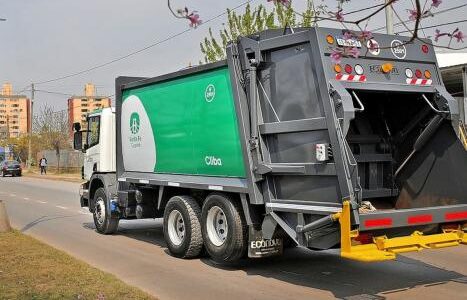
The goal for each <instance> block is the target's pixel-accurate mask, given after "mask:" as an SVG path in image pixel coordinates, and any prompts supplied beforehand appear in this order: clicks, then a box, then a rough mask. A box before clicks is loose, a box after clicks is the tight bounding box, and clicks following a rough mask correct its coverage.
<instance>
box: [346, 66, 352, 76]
mask: <svg viewBox="0 0 467 300" xmlns="http://www.w3.org/2000/svg"><path fill="white" fill-rule="evenodd" d="M352 70H353V68H352V66H351V65H349V64H347V65H345V72H346V73H347V74H350V73H352Z"/></svg>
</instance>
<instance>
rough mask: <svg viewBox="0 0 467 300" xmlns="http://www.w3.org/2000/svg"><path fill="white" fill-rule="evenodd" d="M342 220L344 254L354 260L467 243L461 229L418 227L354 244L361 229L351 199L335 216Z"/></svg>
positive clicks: (394, 255)
mask: <svg viewBox="0 0 467 300" xmlns="http://www.w3.org/2000/svg"><path fill="white" fill-rule="evenodd" d="M334 217H335V218H336V219H338V220H339V223H340V229H341V256H342V257H345V258H349V259H353V260H358V261H365V262H374V261H384V260H390V259H395V258H396V254H397V253H404V252H412V251H420V250H423V249H438V248H444V247H451V246H458V245H460V244H467V233H465V232H464V231H463V230H462V229H460V228H459V229H458V230H446V231H444V232H443V233H439V234H433V235H424V234H423V233H421V232H419V231H415V232H414V233H412V234H411V235H409V236H404V237H395V238H387V237H386V236H379V237H375V238H373V243H370V244H365V245H352V238H355V237H357V236H358V234H359V233H358V230H351V224H350V203H349V202H348V201H344V204H343V207H342V212H341V213H338V214H336V215H335V216H334Z"/></svg>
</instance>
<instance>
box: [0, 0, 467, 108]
mask: <svg viewBox="0 0 467 300" xmlns="http://www.w3.org/2000/svg"><path fill="white" fill-rule="evenodd" d="M244 1H245V0H237V1H235V0H172V6H173V7H174V8H178V7H184V6H188V7H189V8H190V9H196V10H197V11H198V13H199V14H200V16H201V19H202V20H208V19H210V18H211V17H213V16H216V15H219V14H221V13H223V12H225V10H226V9H227V8H232V7H235V6H237V5H239V4H241V3H243V2H244ZM382 1H383V0H352V1H350V2H347V3H345V4H344V13H345V12H350V11H353V10H356V9H360V8H364V7H367V6H370V5H375V4H378V3H382ZM412 1H413V0H399V1H398V2H397V4H396V5H397V6H396V10H397V12H398V14H399V15H400V16H401V18H403V19H404V20H406V19H407V18H408V12H407V9H409V8H413V2H412ZM305 2H306V1H305V0H295V1H294V6H295V7H296V10H297V11H300V9H303V7H304V3H305ZM421 2H422V3H424V2H425V0H421ZM466 2H467V1H466V0H443V1H442V4H441V5H440V6H439V8H438V9H436V10H434V12H436V11H439V10H443V9H446V8H450V7H455V6H458V5H461V4H465V3H466ZM261 3H262V4H265V5H266V6H267V7H268V8H270V9H271V7H272V6H271V4H270V3H267V1H266V0H252V1H251V5H252V6H256V5H258V4H261ZM321 3H325V4H327V5H328V6H329V7H330V8H333V7H336V3H337V2H336V0H328V1H322V0H315V4H316V5H318V4H321ZM428 3H431V0H428ZM166 5H167V2H166V1H165V0H79V1H76V0H73V1H72V0H0V18H6V19H7V21H5V22H0V83H4V82H11V83H12V84H13V88H14V90H15V91H20V90H22V89H23V88H25V87H26V86H27V85H30V83H31V82H40V81H45V80H49V79H53V78H57V77H61V76H64V75H68V74H71V73H75V72H79V71H82V70H85V69H88V68H90V67H93V66H96V65H99V64H102V63H106V62H108V61H111V60H113V59H115V58H118V57H121V56H124V55H126V54H128V53H130V52H133V51H135V50H138V49H141V48H144V47H145V46H148V45H150V44H153V43H155V42H157V41H160V40H163V39H165V38H167V37H169V36H171V35H174V34H177V33H180V32H183V31H185V30H186V29H188V28H189V26H188V22H187V21H186V20H180V19H176V18H174V17H173V16H172V15H171V14H170V13H169V11H168V9H167V6H166ZM243 10H244V6H242V7H241V8H239V9H238V11H240V12H241V11H243ZM366 14H367V12H365V13H360V14H358V13H357V14H352V15H348V16H346V17H345V18H346V19H348V20H354V19H357V18H358V17H362V16H365V15H366ZM466 15H467V7H466V6H464V7H462V8H460V9H457V10H454V11H450V12H447V13H442V14H439V15H436V16H434V17H430V18H427V19H424V20H423V21H422V23H421V25H422V26H423V27H424V26H432V25H437V24H442V23H446V22H453V21H460V20H465V19H466ZM394 19H395V20H394V21H395V22H397V21H398V19H397V17H396V16H394ZM225 21H226V17H225V16H221V17H219V18H217V19H215V20H213V21H211V22H209V23H205V24H203V25H202V26H200V27H198V28H197V29H193V30H190V31H188V32H186V33H184V34H182V35H180V36H178V37H176V38H173V39H170V40H169V41H167V42H163V43H161V44H160V45H158V46H155V47H152V48H150V49H148V50H147V51H144V52H141V53H139V54H137V55H134V56H131V57H130V58H128V59H125V60H121V61H118V62H116V63H113V64H110V65H108V66H105V67H103V68H99V69H96V70H93V71H91V72H87V73H85V74H81V75H79V76H75V77H72V78H67V79H65V80H60V81H56V82H51V83H47V84H40V85H37V86H36V88H37V89H39V90H45V91H53V92H60V93H64V94H75V95H76V94H78V95H81V94H83V89H84V84H85V83H87V82H92V83H94V84H95V85H96V86H97V91H98V94H100V95H113V94H114V93H115V92H114V90H115V88H114V80H115V78H116V77H118V76H142V77H155V76H158V75H161V74H166V73H169V72H174V71H177V70H179V69H182V68H185V67H187V66H188V65H189V64H190V63H191V64H197V63H198V61H200V60H202V58H203V55H202V53H201V51H200V50H199V43H200V41H201V40H202V39H203V38H204V37H205V36H206V35H207V33H208V29H209V27H211V28H212V29H213V31H214V32H217V31H218V30H219V29H221V28H222V27H223V24H224V22H225ZM319 25H320V26H323V27H339V24H338V23H332V22H320V23H319ZM384 25H385V18H384V13H380V14H378V15H377V16H376V17H374V18H372V19H371V21H370V22H369V23H368V28H369V29H374V28H378V27H381V26H384ZM456 27H459V29H460V30H462V31H463V32H464V33H465V34H467V22H464V23H460V24H453V25H446V26H443V27H439V28H440V29H445V30H447V31H448V30H451V31H452V30H453V29H454V28H456ZM434 29H435V28H432V29H426V30H425V31H424V34H426V35H428V36H432V35H433V32H434ZM401 30H404V28H403V27H401V26H399V27H396V28H395V32H398V31H401ZM379 32H384V29H383V30H382V31H379ZM421 34H422V36H423V32H422V33H421ZM454 45H455V46H462V44H456V43H454ZM463 46H467V39H466V40H465V43H464V45H463ZM463 51H465V50H463ZM23 94H29V92H28V91H25V92H23ZM67 98H68V96H66V95H54V94H47V93H43V92H38V93H36V98H35V109H36V108H38V107H39V110H40V107H41V106H43V105H44V104H46V103H47V104H49V105H52V106H53V107H54V109H55V110H61V109H64V108H66V104H67ZM37 111H38V110H36V112H37Z"/></svg>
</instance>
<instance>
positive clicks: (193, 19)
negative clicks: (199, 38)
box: [186, 12, 203, 28]
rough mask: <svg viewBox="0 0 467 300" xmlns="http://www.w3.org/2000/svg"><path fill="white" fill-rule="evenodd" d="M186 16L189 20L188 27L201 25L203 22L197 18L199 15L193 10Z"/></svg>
mask: <svg viewBox="0 0 467 300" xmlns="http://www.w3.org/2000/svg"><path fill="white" fill-rule="evenodd" d="M186 18H187V19H188V20H190V27H193V28H196V27H198V26H199V25H201V23H203V21H201V20H200V19H199V15H198V14H196V13H195V12H192V13H191V14H189V15H188V16H187V17H186Z"/></svg>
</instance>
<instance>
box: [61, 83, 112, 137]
mask: <svg viewBox="0 0 467 300" xmlns="http://www.w3.org/2000/svg"><path fill="white" fill-rule="evenodd" d="M110 106H111V100H110V98H109V97H106V96H98V95H97V92H96V87H95V85H94V84H92V83H88V84H86V85H85V86H84V95H82V96H73V97H71V98H69V99H68V120H69V122H70V127H69V128H70V135H71V134H73V128H72V125H73V123H78V122H79V123H81V127H82V128H85V127H86V125H87V124H86V116H87V115H88V113H90V112H93V111H94V110H96V109H101V108H104V107H110Z"/></svg>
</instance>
